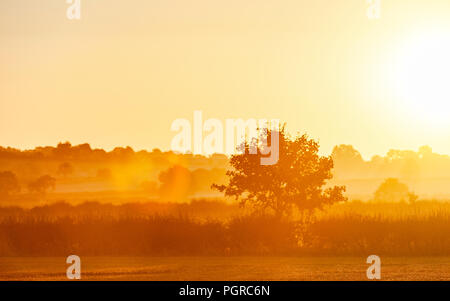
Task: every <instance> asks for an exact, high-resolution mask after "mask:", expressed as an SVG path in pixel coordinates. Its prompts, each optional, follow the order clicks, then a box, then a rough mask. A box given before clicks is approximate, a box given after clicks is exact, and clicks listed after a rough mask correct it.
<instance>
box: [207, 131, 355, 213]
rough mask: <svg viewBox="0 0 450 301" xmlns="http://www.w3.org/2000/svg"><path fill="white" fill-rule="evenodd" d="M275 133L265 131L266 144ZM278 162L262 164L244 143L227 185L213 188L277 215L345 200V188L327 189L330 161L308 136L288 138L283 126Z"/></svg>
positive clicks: (250, 144)
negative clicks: (319, 152)
mask: <svg viewBox="0 0 450 301" xmlns="http://www.w3.org/2000/svg"><path fill="white" fill-rule="evenodd" d="M273 133H274V130H267V135H268V136H267V137H268V139H267V140H268V141H271V140H270V136H271V135H273ZM278 135H279V148H278V149H279V160H278V162H277V163H276V164H274V165H261V164H260V158H261V157H262V156H264V155H262V154H261V152H258V153H257V154H250V153H249V152H248V150H249V149H250V148H251V147H255V145H252V144H255V143H257V142H256V141H252V142H250V143H244V145H243V148H244V150H245V151H244V152H243V153H241V154H236V155H233V156H232V157H231V159H230V164H231V166H232V167H233V170H230V171H228V172H227V175H228V177H229V183H228V184H227V185H216V184H214V185H213V188H215V189H217V190H219V191H221V192H223V193H224V194H225V196H231V197H235V199H237V200H239V201H240V202H241V204H242V205H245V204H247V203H248V204H250V205H252V206H254V207H255V209H256V210H260V211H264V212H265V211H271V212H272V213H275V214H276V215H278V216H282V215H290V214H291V213H292V212H293V210H294V209H297V210H299V211H301V212H305V211H312V210H314V209H322V208H323V207H324V206H326V205H330V204H333V203H336V202H340V201H345V200H346V197H344V196H343V193H344V192H345V187H343V186H334V187H329V188H326V187H325V185H326V182H327V180H330V179H331V178H332V177H333V175H332V172H331V170H332V168H333V160H332V159H331V157H324V156H320V155H319V154H318V151H319V144H318V143H317V142H316V141H314V140H312V139H309V138H308V136H307V135H301V136H296V137H293V138H290V137H289V136H288V135H287V134H286V132H285V129H284V127H283V128H282V129H281V130H279V131H278Z"/></svg>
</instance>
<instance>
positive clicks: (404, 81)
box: [0, 0, 450, 158]
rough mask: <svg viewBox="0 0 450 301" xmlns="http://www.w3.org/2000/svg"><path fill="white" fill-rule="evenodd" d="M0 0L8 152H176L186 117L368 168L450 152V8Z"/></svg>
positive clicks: (0, 123)
mask: <svg viewBox="0 0 450 301" xmlns="http://www.w3.org/2000/svg"><path fill="white" fill-rule="evenodd" d="M65 2H66V1H63V0H58V1H57V0H53V1H45V3H40V2H37V1H34V0H20V1H18V0H3V1H1V3H0V64H1V69H0V145H3V146H14V147H18V148H22V149H23V148H32V147H35V146H37V145H56V144H57V143H58V142H60V141H66V140H69V141H71V142H73V143H75V144H77V143H83V142H89V143H91V145H93V146H95V147H102V148H106V149H112V148H113V147H115V146H118V145H124V146H125V145H130V146H132V147H133V148H136V149H141V148H145V149H152V148H154V147H159V148H161V149H169V147H170V141H171V138H172V137H173V135H174V133H173V132H171V131H170V125H171V123H172V121H173V120H175V119H176V118H192V112H193V111H194V110H202V111H203V112H204V115H205V118H218V119H225V118H244V119H246V118H278V119H280V120H282V121H285V122H287V124H288V131H291V132H296V131H301V132H307V133H309V134H310V135H311V136H312V137H316V138H318V139H320V143H321V145H322V148H321V149H322V150H324V152H327V153H330V152H331V150H332V148H333V146H334V145H337V144H341V143H346V144H352V145H354V146H355V147H357V149H358V150H360V151H361V153H362V154H363V156H364V157H365V158H369V157H370V156H372V155H374V154H385V153H386V152H387V151H388V150H389V149H390V148H395V149H415V150H416V149H418V147H419V146H421V145H430V146H432V147H433V150H435V151H436V152H438V153H445V154H450V140H449V139H447V138H448V137H449V136H450V121H449V118H447V116H448V112H449V103H450V100H449V97H450V93H449V90H448V87H449V84H448V81H449V73H448V72H449V69H450V68H449V67H450V64H449V60H448V53H449V50H450V42H449V41H450V21H449V18H448V15H449V12H450V2H449V1H448V0H431V1H422V0H398V1H381V4H382V6H381V16H380V18H379V19H375V20H371V19H369V18H368V17H367V14H366V10H367V4H366V1H364V0H347V1H325V0H316V1H299V0H295V1H294V0H284V1H269V0H258V1H245V3H244V2H243V1H240V0H231V1H211V0H197V1H181V0H170V1H143V0H141V1H138V0H136V1H133V2H132V3H129V2H124V1H112V0H96V1H83V0H82V1H81V2H82V11H81V20H68V19H67V18H66V10H67V7H68V4H66V3H65Z"/></svg>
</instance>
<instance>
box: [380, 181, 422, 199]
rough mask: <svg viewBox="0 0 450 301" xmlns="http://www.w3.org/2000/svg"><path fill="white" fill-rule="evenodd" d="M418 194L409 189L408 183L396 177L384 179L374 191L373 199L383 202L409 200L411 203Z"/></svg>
mask: <svg viewBox="0 0 450 301" xmlns="http://www.w3.org/2000/svg"><path fill="white" fill-rule="evenodd" d="M417 199H418V196H417V195H415V194H414V193H412V192H410V191H409V188H408V185H406V184H404V183H401V182H400V181H399V180H398V179H394V178H389V179H386V180H385V181H384V182H383V183H381V185H380V186H379V187H378V189H377V191H375V200H376V201H384V202H410V203H413V202H415V201H416V200H417Z"/></svg>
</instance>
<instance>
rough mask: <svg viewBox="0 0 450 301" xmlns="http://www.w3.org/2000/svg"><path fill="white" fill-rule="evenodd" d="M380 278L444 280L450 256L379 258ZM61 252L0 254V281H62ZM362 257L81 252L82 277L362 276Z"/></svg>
mask: <svg viewBox="0 0 450 301" xmlns="http://www.w3.org/2000/svg"><path fill="white" fill-rule="evenodd" d="M381 260H382V262H381V263H382V267H381V278H382V280H450V257H409V258H406V257H386V258H383V257H382V258H381ZM67 266H68V265H67V264H66V263H65V258H63V257H35V258H31V257H2V258H0V280H33V281H35V280H65V279H66V276H65V274H66V268H67ZM367 267H368V264H366V263H365V258H363V257H301V258H299V257H86V258H82V262H81V269H82V280H153V281H159V280H166V281H167V280H190V281H194V280H211V281H213V280H292V281H296V280H297V281H298V280H319V281H320V280H338V281H339V280H367V278H366V269H367Z"/></svg>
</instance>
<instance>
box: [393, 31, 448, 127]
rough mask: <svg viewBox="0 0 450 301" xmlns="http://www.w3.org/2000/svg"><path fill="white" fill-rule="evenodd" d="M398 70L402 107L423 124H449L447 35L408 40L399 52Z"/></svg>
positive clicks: (434, 34)
mask: <svg viewBox="0 0 450 301" xmlns="http://www.w3.org/2000/svg"><path fill="white" fill-rule="evenodd" d="M397 68H398V69H397V70H398V75H397V80H398V83H397V88H398V93H399V96H400V98H401V100H402V102H403V103H404V106H403V107H404V108H405V107H408V108H410V109H411V110H412V113H413V114H414V115H415V117H416V118H420V119H422V120H423V121H424V122H427V123H430V124H439V125H443V123H445V124H450V122H449V120H450V33H446V34H443V33H439V34H438V33H433V34H426V35H422V36H419V37H416V38H415V39H412V40H410V41H409V42H408V43H406V44H405V47H404V48H403V49H402V51H401V52H400V57H399V64H398V66H397Z"/></svg>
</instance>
